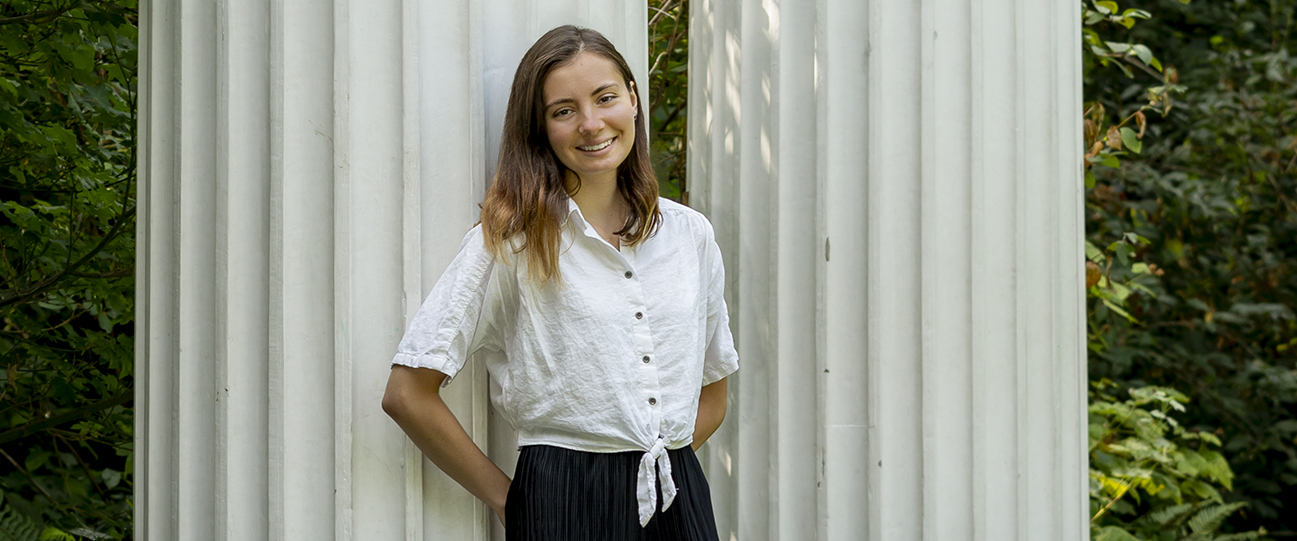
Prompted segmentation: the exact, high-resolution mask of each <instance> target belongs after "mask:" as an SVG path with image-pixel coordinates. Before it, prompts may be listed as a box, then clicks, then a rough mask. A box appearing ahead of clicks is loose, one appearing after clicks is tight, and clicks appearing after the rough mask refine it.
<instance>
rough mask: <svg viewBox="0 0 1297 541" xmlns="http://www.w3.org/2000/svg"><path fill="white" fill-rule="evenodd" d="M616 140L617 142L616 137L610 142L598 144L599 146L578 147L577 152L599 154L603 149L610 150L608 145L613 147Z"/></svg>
mask: <svg viewBox="0 0 1297 541" xmlns="http://www.w3.org/2000/svg"><path fill="white" fill-rule="evenodd" d="M616 140H617V138H616V137H613V138H612V139H609V140H607V141H604V142H602V143H599V144H597V145H590V146H578V147H576V148H577V150H581V151H583V152H599V151H600V150H603V149H605V148H608V145H611V144H612V142H613V141H616Z"/></svg>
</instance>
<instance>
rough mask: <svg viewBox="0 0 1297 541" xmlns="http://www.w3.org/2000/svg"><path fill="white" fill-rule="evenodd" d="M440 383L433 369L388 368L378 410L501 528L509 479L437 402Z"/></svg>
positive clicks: (436, 372)
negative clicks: (496, 519) (487, 508)
mask: <svg viewBox="0 0 1297 541" xmlns="http://www.w3.org/2000/svg"><path fill="white" fill-rule="evenodd" d="M445 379H446V374H443V373H441V372H438V371H436V370H430V369H427V368H410V367H408V366H401V365H395V366H393V367H392V374H391V375H390V376H388V378H387V391H386V392H385V393H384V394H383V411H385V412H387V414H388V415H390V416H391V417H392V419H393V420H395V421H396V424H398V425H400V426H401V430H404V431H405V433H406V435H408V436H410V439H411V440H413V441H414V444H415V445H417V446H418V447H419V449H420V450H422V451H423V454H425V455H428V458H429V459H430V460H432V463H433V464H436V465H437V467H438V468H441V471H444V472H446V475H449V476H450V478H451V479H454V480H455V482H457V483H459V484H460V485H463V487H464V488H465V489H468V491H469V492H470V493H472V494H473V495H474V496H477V498H478V499H479V500H482V501H483V502H486V504H487V505H489V506H491V509H494V510H495V514H496V516H497V517H499V519H500V523H501V524H503V523H504V501H505V497H506V496H508V494H509V483H510V480H509V476H507V475H505V474H504V472H503V471H501V470H500V468H499V466H496V465H495V463H494V462H491V459H489V458H487V457H486V455H485V454H483V453H482V450H481V449H479V448H478V447H477V445H476V444H474V443H473V440H472V438H469V437H468V433H467V432H465V431H464V427H463V426H461V425H460V424H459V420H457V419H455V414H454V413H451V411H450V408H448V407H446V403H445V402H443V401H442V400H441V394H440V391H441V382H442V381H443V380H445Z"/></svg>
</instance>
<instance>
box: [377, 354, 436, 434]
mask: <svg viewBox="0 0 1297 541" xmlns="http://www.w3.org/2000/svg"><path fill="white" fill-rule="evenodd" d="M445 379H446V375H445V374H443V373H441V372H438V371H436V370H429V369H425V368H410V367H408V366H400V365H397V366H393V367H392V373H391V374H390V375H389V376H388V378H387V389H386V390H384V391H383V402H382V405H383V412H384V413H386V414H387V415H388V416H389V417H391V418H392V419H394V420H396V421H397V422H400V420H401V419H402V418H404V417H405V416H407V415H408V414H409V413H410V411H412V410H414V409H416V408H418V407H419V404H420V403H421V402H422V401H423V399H433V400H436V399H437V398H439V396H440V395H439V394H438V391H439V390H440V387H441V382H442V381H444V380H445Z"/></svg>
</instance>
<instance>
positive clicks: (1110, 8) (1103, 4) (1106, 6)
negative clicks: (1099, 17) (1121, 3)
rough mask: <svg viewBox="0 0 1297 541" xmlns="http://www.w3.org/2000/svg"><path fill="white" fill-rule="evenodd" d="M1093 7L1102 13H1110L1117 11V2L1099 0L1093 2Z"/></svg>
mask: <svg viewBox="0 0 1297 541" xmlns="http://www.w3.org/2000/svg"><path fill="white" fill-rule="evenodd" d="M1094 8H1095V9H1097V10H1099V12H1100V13H1103V14H1104V15H1111V14H1113V13H1116V12H1117V9H1118V8H1117V3H1116V2H1112V1H1111V0H1101V1H1099V2H1095V3H1094Z"/></svg>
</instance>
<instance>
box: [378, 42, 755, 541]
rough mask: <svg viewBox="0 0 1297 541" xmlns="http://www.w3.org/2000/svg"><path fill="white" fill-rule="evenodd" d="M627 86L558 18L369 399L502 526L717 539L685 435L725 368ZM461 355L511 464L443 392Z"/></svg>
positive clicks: (713, 413) (699, 266)
mask: <svg viewBox="0 0 1297 541" xmlns="http://www.w3.org/2000/svg"><path fill="white" fill-rule="evenodd" d="M640 103H641V100H640V97H639V96H638V94H637V88H636V85H635V80H634V77H633V76H632V75H631V71H630V68H629V67H628V66H627V65H626V61H625V60H624V59H623V58H622V56H621V55H620V54H619V53H618V52H617V50H616V49H615V48H614V47H613V46H612V44H611V43H609V42H608V40H607V39H605V38H604V37H603V36H602V35H600V34H599V33H597V32H594V31H592V30H588V29H580V28H576V27H573V26H563V27H559V28H556V29H554V30H552V31H550V32H549V33H547V34H545V35H544V36H542V37H541V38H540V39H539V40H537V42H536V44H535V45H533V46H532V48H531V49H530V50H529V51H528V52H527V54H526V55H524V57H523V59H522V62H521V64H520V65H519V67H518V71H517V73H516V75H515V78H514V82H513V89H512V93H511V94H510V97H509V104H508V109H507V112H506V114H505V128H504V135H503V139H502V141H501V144H500V147H501V149H500V164H499V172H498V173H497V175H496V178H495V181H494V183H493V184H492V186H491V188H490V190H489V192H488V193H487V197H486V200H485V202H484V203H483V205H482V223H481V225H480V226H478V227H475V228H473V229H472V230H471V231H470V232H469V233H468V235H467V236H466V237H465V239H464V242H463V244H462V245H461V248H460V252H459V255H458V256H457V257H456V258H455V260H454V261H453V262H452V263H451V265H450V267H449V268H448V269H446V272H445V274H443V275H442V277H441V279H440V280H438V282H437V285H436V286H435V287H434V288H433V290H432V293H431V294H430V295H429V296H428V298H427V300H426V301H425V302H424V303H423V305H422V307H421V308H420V309H419V312H418V314H416V315H415V317H414V319H413V320H412V321H411V322H410V324H409V326H408V327H407V329H406V332H405V336H404V338H403V339H402V340H401V344H400V346H399V348H398V350H397V354H396V356H395V358H394V359H393V361H392V362H393V365H394V366H393V369H392V373H391V377H390V379H389V383H388V387H387V391H386V394H385V396H384V398H383V407H384V410H386V411H387V412H388V414H390V415H391V416H392V418H393V419H394V420H396V422H397V423H398V424H399V425H400V426H401V428H402V429H403V430H405V432H406V433H407V434H408V435H409V436H410V438H411V439H412V440H413V441H414V443H415V444H416V445H418V446H419V448H420V449H422V450H423V452H424V453H425V454H426V455H427V456H428V457H429V458H430V459H431V460H432V462H433V463H435V464H436V465H437V466H438V467H440V468H441V469H442V470H443V471H445V472H446V473H447V474H448V475H449V476H450V477H451V478H453V479H455V480H456V481H457V482H459V483H460V484H461V485H463V486H464V487H465V488H466V489H468V490H469V492H471V493H473V495H475V496H477V497H478V498H479V499H481V500H482V501H484V502H486V503H487V504H489V505H490V506H491V507H492V508H493V509H494V510H495V512H496V514H497V516H499V517H500V519H501V520H502V522H504V523H505V524H506V526H507V529H506V536H507V539H510V540H531V539H537V540H540V539H545V540H548V539H591V540H594V539H599V540H604V539H641V540H652V539H672V540H696V541H702V540H707V541H715V540H716V539H717V538H718V536H717V530H716V520H715V517H714V515H713V511H712V504H711V495H710V489H709V488H708V485H707V481H706V479H705V478H704V475H703V471H702V467H701V464H700V463H699V461H698V459H697V457H696V456H695V455H694V450H695V449H697V448H698V446H700V445H702V444H703V442H705V441H706V440H707V438H708V437H710V436H711V434H712V433H713V432H715V430H716V428H717V427H718V426H719V425H720V423H721V420H722V419H723V418H724V416H725V407H726V382H725V380H726V377H727V376H729V375H730V374H731V373H733V372H734V371H735V370H736V369H737V368H738V354H737V353H736V352H735V349H734V344H733V338H732V336H731V334H730V330H729V317H728V312H727V309H726V305H725V300H724V283H725V279H724V273H725V271H724V266H723V265H722V262H721V256H720V248H719V247H718V246H717V244H716V242H715V235H714V233H713V231H712V227H711V224H710V223H709V222H708V221H707V219H706V218H705V217H703V215H702V214H700V213H698V212H696V211H694V210H692V209H689V208H688V207H685V206H682V205H679V204H676V203H674V202H671V201H669V200H665V199H659V198H658V193H657V180H656V178H655V177H654V175H653V172H652V169H651V168H650V167H649V162H648V147H647V145H646V141H647V137H646V135H645V125H644V118H643V115H640V114H639V106H640ZM475 354H477V355H478V356H480V357H482V358H483V362H485V364H486V368H487V370H488V371H489V372H490V374H491V378H492V381H493V382H495V383H496V384H497V385H494V386H493V390H492V394H491V400H492V402H493V403H494V405H495V407H496V411H498V412H500V414H501V416H502V417H503V418H504V419H506V420H508V422H509V423H510V424H512V425H513V426H514V427H515V428H516V429H517V430H518V445H519V448H520V455H519V460H518V465H517V469H516V470H515V474H514V478H513V479H512V480H511V479H509V478H508V477H507V476H506V475H505V473H504V472H503V471H502V470H501V469H500V468H499V467H497V466H496V465H495V464H494V463H492V462H491V461H490V460H489V459H488V458H487V457H486V455H485V454H483V453H482V452H481V450H480V449H479V448H477V447H476V446H475V445H474V444H473V441H472V440H471V439H470V438H469V437H468V435H467V434H466V433H465V431H464V430H463V428H462V427H461V426H460V425H459V423H458V421H457V420H456V419H455V417H454V416H453V415H452V414H451V412H450V410H449V409H448V408H447V407H446V405H445V404H444V403H443V402H442V401H441V398H440V395H439V390H438V389H439V388H440V387H441V386H444V385H446V384H447V383H449V381H450V380H451V378H454V377H455V375H456V374H457V373H458V372H459V370H460V369H462V368H463V367H464V365H465V363H466V362H467V360H468V359H469V358H471V357H473V356H474V355H475Z"/></svg>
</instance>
